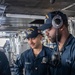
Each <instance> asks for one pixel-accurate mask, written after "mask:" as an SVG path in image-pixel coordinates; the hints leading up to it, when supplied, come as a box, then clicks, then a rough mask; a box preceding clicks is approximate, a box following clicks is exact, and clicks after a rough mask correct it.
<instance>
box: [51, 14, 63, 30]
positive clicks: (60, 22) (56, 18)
mask: <svg viewBox="0 0 75 75" xmlns="http://www.w3.org/2000/svg"><path fill="white" fill-rule="evenodd" d="M52 25H53V27H54V28H56V29H58V28H60V27H61V26H62V25H63V20H62V18H61V16H60V15H56V16H54V17H53V19H52Z"/></svg>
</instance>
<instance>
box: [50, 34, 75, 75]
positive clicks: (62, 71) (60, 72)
mask: <svg viewBox="0 0 75 75" xmlns="http://www.w3.org/2000/svg"><path fill="white" fill-rule="evenodd" d="M55 50H56V48H55ZM60 54H61V55H60V56H61V60H60V64H59V65H58V66H57V67H51V75H75V38H74V37H73V36H72V35H71V34H70V36H69V37H68V39H67V41H66V43H65V45H64V47H63V48H62V52H61V53H60Z"/></svg>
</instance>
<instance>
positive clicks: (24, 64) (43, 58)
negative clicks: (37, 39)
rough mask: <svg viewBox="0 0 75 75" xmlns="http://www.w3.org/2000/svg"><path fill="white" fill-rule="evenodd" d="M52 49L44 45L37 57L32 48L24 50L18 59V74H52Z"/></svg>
mask: <svg viewBox="0 0 75 75" xmlns="http://www.w3.org/2000/svg"><path fill="white" fill-rule="evenodd" d="M51 52H52V50H51V49H50V48H48V47H45V46H43V48H42V51H41V52H40V53H39V55H38V56H37V57H35V56H34V54H33V51H32V49H29V50H27V51H25V52H23V53H22V54H21V56H20V58H19V59H17V61H16V63H15V64H16V72H15V73H16V75H23V68H25V75H50V70H49V67H50V65H49V62H48V61H49V60H50V57H51V56H50V55H51Z"/></svg>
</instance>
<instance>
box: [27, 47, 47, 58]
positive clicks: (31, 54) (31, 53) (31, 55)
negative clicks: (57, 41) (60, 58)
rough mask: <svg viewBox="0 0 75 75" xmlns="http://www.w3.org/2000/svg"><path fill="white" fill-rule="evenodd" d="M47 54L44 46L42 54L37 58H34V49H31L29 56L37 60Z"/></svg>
mask: <svg viewBox="0 0 75 75" xmlns="http://www.w3.org/2000/svg"><path fill="white" fill-rule="evenodd" d="M45 54H46V53H45V49H44V46H42V50H41V52H40V53H39V54H38V56H37V57H35V56H34V53H33V50H32V49H30V52H29V54H28V56H29V57H30V58H33V59H35V58H36V59H37V58H41V57H44V56H45Z"/></svg>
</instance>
